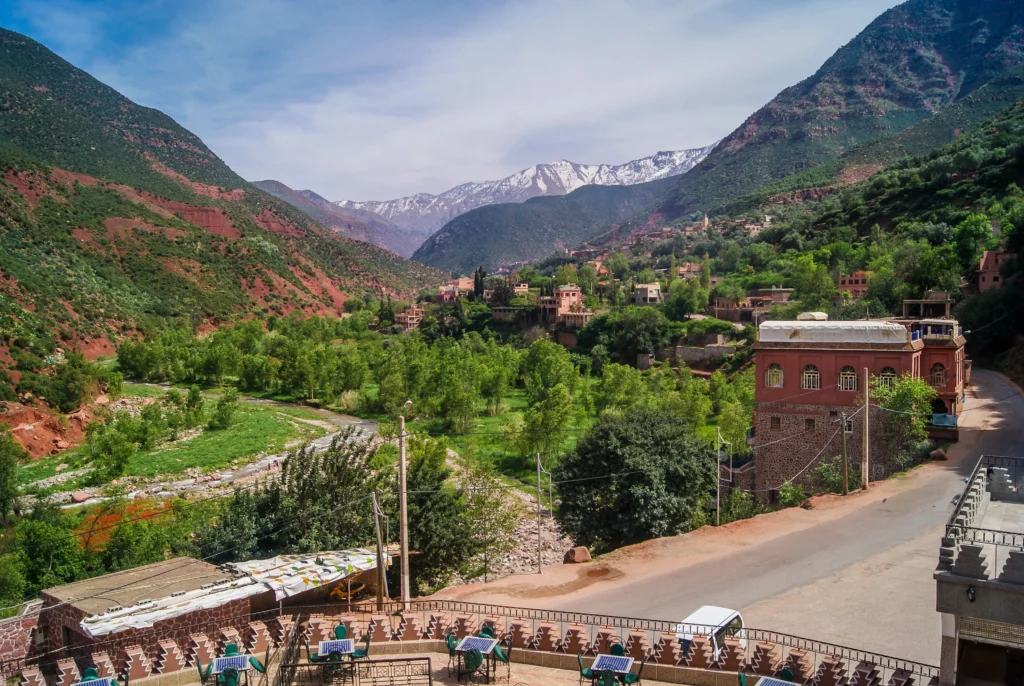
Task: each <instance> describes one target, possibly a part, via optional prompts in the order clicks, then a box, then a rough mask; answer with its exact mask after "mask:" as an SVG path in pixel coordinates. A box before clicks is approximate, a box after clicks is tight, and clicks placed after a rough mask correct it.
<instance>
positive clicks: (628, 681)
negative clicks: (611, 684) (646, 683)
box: [622, 658, 647, 686]
mask: <svg viewBox="0 0 1024 686" xmlns="http://www.w3.org/2000/svg"><path fill="white" fill-rule="evenodd" d="M646 664H647V658H644V660H643V662H641V663H640V669H638V670H636V674H633V672H626V673H625V674H623V675H622V683H623V684H625V685H626V686H633V685H634V684H639V683H640V677H641V676H643V673H644V665H646Z"/></svg>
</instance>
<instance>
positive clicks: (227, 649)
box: [224, 643, 239, 657]
mask: <svg viewBox="0 0 1024 686" xmlns="http://www.w3.org/2000/svg"><path fill="white" fill-rule="evenodd" d="M238 654H239V653H238V644H237V643H228V644H227V645H226V646H224V657H234V656H236V655H238Z"/></svg>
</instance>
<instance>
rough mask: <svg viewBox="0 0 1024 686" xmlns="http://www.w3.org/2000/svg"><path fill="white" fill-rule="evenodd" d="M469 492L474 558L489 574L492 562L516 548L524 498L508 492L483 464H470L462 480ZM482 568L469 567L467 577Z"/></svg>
mask: <svg viewBox="0 0 1024 686" xmlns="http://www.w3.org/2000/svg"><path fill="white" fill-rule="evenodd" d="M462 483H463V485H464V486H465V488H466V493H467V494H468V510H469V511H468V515H469V518H470V520H471V521H472V522H473V526H472V527H470V536H471V538H472V541H473V554H474V558H473V560H472V561H471V562H478V563H480V566H481V567H482V572H483V574H484V576H485V577H486V575H487V572H488V570H489V569H490V566H491V564H492V563H493V561H495V560H501V559H502V558H503V557H504V556H505V555H507V554H508V553H511V552H512V551H513V550H515V548H516V545H517V544H518V542H519V541H518V540H517V539H516V537H515V536H514V535H513V530H514V529H515V527H516V526H517V525H518V524H519V523H520V521H521V520H522V516H523V508H522V505H521V503H520V501H519V500H518V499H517V498H515V497H512V496H508V495H506V493H507V491H506V490H505V489H504V488H503V484H502V482H501V481H500V480H498V478H497V477H496V476H495V475H494V474H493V473H492V472H491V471H489V470H487V469H485V468H483V467H481V466H479V465H473V466H470V467H469V468H468V470H467V472H466V474H465V475H464V477H463V479H462ZM480 571H481V570H477V569H474V568H470V569H468V570H467V576H469V577H470V578H475V577H477V576H480Z"/></svg>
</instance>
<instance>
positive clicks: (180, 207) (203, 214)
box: [161, 200, 242, 238]
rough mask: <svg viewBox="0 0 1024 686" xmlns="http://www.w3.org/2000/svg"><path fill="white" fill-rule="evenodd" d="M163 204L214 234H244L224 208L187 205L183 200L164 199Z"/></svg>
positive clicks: (237, 235) (230, 236)
mask: <svg viewBox="0 0 1024 686" xmlns="http://www.w3.org/2000/svg"><path fill="white" fill-rule="evenodd" d="M161 204H162V205H163V206H164V207H165V208H167V209H169V210H171V211H172V212H175V213H178V214H180V215H181V216H182V217H183V218H184V219H185V221H187V222H190V223H192V224H195V225H196V226H199V227H202V229H203V230H205V231H209V232H210V233H212V234H216V235H218V236H224V237H225V238H241V237H242V234H241V233H240V232H239V231H238V229H236V228H235V225H234V224H232V223H231V219H230V218H229V217H228V215H226V214H224V210H220V209H217V208H216V207H194V206H193V205H186V204H185V203H183V202H174V201H171V200H163V201H161Z"/></svg>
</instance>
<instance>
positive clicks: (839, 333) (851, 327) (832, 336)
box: [758, 320, 907, 344]
mask: <svg viewBox="0 0 1024 686" xmlns="http://www.w3.org/2000/svg"><path fill="white" fill-rule="evenodd" d="M758 334H759V335H758V340H760V341H761V342H762V343H888V344H896V343H906V342H907V329H906V328H905V327H904V326H903V325H901V324H896V323H894V322H885V321H875V320H870V321H869V320H858V321H851V322H827V321H826V322H819V321H797V322H777V321H768V322H763V323H762V324H761V326H760V327H758Z"/></svg>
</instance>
